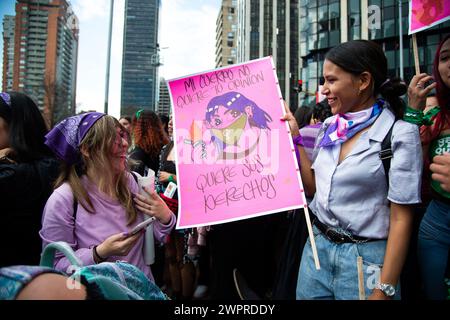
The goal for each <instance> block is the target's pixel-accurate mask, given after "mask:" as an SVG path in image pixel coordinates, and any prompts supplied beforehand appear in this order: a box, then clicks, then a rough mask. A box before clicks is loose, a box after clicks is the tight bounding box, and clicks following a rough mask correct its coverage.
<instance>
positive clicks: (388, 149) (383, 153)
mask: <svg viewBox="0 0 450 320" xmlns="http://www.w3.org/2000/svg"><path fill="white" fill-rule="evenodd" d="M395 122H396V121H394V123H393V124H392V126H391V128H390V129H389V131H388V133H387V134H386V136H385V137H384V139H383V141H382V142H381V150H380V152H379V153H378V155H379V156H380V159H381V162H383V167H384V173H385V175H386V184H387V186H388V188H389V169H390V168H391V158H392V157H393V156H394V154H393V152H392V141H391V139H392V130H393V129H394V125H395Z"/></svg>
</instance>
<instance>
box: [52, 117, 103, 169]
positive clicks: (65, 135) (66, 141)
mask: <svg viewBox="0 0 450 320" xmlns="http://www.w3.org/2000/svg"><path fill="white" fill-rule="evenodd" d="M103 116H105V114H104V113H100V112H88V113H83V114H80V115H77V116H73V117H69V118H67V119H64V120H63V121H61V122H60V123H58V124H57V125H56V126H55V127H54V128H53V129H52V130H51V131H50V132H49V133H47V135H46V136H45V139H46V140H45V144H46V145H47V146H48V147H49V148H50V149H51V150H52V151H53V152H54V153H55V154H56V156H57V157H58V158H59V159H61V160H63V161H65V162H66V163H67V164H69V165H72V164H75V163H77V162H79V161H80V160H81V153H80V148H79V146H80V143H81V141H82V140H83V138H84V137H85V136H86V133H87V132H88V131H89V129H90V128H91V127H92V126H93V125H94V124H95V122H96V121H97V120H98V119H100V118H101V117H103Z"/></svg>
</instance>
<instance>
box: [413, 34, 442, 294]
mask: <svg viewBox="0 0 450 320" xmlns="http://www.w3.org/2000/svg"><path fill="white" fill-rule="evenodd" d="M432 78H434V80H435V81H436V82H434V83H432V84H429V85H426V82H427V81H429V80H431V79H432ZM435 87H436V93H437V94H436V96H437V99H438V102H439V106H440V107H435V108H433V109H431V110H429V111H428V112H426V113H425V114H424V113H423V112H422V110H423V109H424V108H425V106H426V99H427V95H428V93H429V92H430V91H431V90H433V88H435ZM408 104H409V108H407V111H406V114H405V120H406V121H409V122H412V123H415V124H417V125H420V126H421V127H420V135H421V139H422V145H423V150H424V156H425V170H426V174H427V176H429V175H430V174H431V198H432V200H431V202H430V204H429V205H428V208H427V211H426V213H425V215H424V217H423V219H422V222H421V224H420V229H419V241H418V255H419V264H420V267H421V274H422V279H423V283H424V289H425V294H426V296H427V297H428V298H429V299H439V300H443V299H445V298H446V297H447V292H446V291H447V290H446V288H445V284H444V277H445V271H446V266H447V259H448V250H449V248H450V183H449V182H450V173H449V172H450V155H449V153H450V118H449V115H450V114H449V108H450V35H448V36H447V37H445V38H444V40H443V41H442V42H441V44H440V45H439V47H438V49H437V51H436V56H435V59H434V68H433V77H431V76H429V75H427V74H425V73H422V74H419V75H416V76H414V77H413V79H412V80H411V83H410V86H409V88H408ZM430 163H431V165H430ZM428 168H429V169H430V170H431V172H430V171H428ZM427 187H428V186H427Z"/></svg>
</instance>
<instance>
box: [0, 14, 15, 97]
mask: <svg viewBox="0 0 450 320" xmlns="http://www.w3.org/2000/svg"><path fill="white" fill-rule="evenodd" d="M14 24H15V19H14V16H4V18H3V83H2V88H3V91H11V90H12V89H13V75H14V68H13V67H14Z"/></svg>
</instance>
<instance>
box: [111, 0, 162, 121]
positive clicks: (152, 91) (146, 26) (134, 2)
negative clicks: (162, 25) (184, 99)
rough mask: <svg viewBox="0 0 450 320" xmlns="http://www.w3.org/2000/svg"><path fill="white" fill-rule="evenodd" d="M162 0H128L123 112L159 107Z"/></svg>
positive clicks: (128, 113)
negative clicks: (160, 15)
mask: <svg viewBox="0 0 450 320" xmlns="http://www.w3.org/2000/svg"><path fill="white" fill-rule="evenodd" d="M159 9H160V0H126V2H125V22H124V39H123V57H122V93H121V110H120V111H121V114H122V115H132V114H133V113H134V112H136V111H137V110H139V109H141V108H143V109H148V110H155V107H156V102H157V100H158V88H159V77H158V66H159V47H158V24H159Z"/></svg>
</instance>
